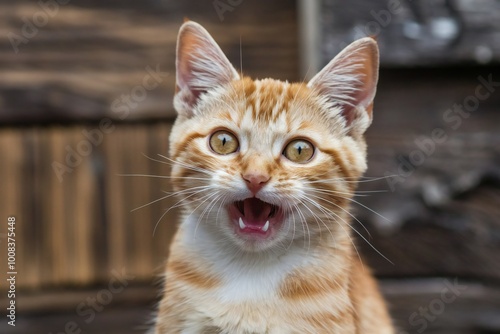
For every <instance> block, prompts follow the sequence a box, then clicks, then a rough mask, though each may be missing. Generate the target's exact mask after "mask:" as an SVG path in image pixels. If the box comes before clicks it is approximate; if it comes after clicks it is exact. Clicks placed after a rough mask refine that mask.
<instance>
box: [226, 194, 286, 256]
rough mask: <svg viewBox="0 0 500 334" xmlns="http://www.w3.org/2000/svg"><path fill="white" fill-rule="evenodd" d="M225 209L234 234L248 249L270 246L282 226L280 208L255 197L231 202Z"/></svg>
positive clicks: (281, 211)
mask: <svg viewBox="0 0 500 334" xmlns="http://www.w3.org/2000/svg"><path fill="white" fill-rule="evenodd" d="M227 210H228V214H229V219H230V223H231V225H232V228H233V230H234V233H235V236H236V237H237V238H238V239H240V241H242V242H243V245H244V247H245V248H248V249H249V250H250V249H251V250H258V249H263V248H267V247H266V246H270V244H272V243H273V242H272V241H273V240H274V239H275V238H276V235H277V234H278V232H279V231H280V229H281V228H282V226H283V218H284V213H283V210H282V208H281V207H279V206H277V205H274V204H271V203H266V202H264V201H262V200H260V199H258V198H255V197H252V198H247V199H245V200H243V201H236V202H233V203H231V204H230V205H229V206H228V208H227ZM239 243H240V244H241V242H239Z"/></svg>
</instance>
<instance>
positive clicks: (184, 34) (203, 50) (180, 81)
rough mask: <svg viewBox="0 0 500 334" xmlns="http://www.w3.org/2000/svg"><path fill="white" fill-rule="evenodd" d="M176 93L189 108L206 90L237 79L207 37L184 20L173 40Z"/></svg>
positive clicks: (201, 28)
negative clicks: (176, 36)
mask: <svg viewBox="0 0 500 334" xmlns="http://www.w3.org/2000/svg"><path fill="white" fill-rule="evenodd" d="M176 65H177V76H176V77H177V92H176V93H177V94H178V95H180V96H182V100H183V102H184V103H186V106H188V107H190V108H192V107H194V105H195V104H196V102H197V101H198V99H199V97H200V95H201V94H202V93H204V92H206V91H207V90H209V89H213V88H215V87H218V86H221V85H224V84H226V83H228V82H230V81H232V80H235V79H239V75H238V73H237V72H236V70H235V69H234V68H233V66H232V65H231V63H230V62H229V60H228V59H227V58H226V56H225V55H224V53H223V52H222V50H221V49H220V47H219V46H218V45H217V43H216V42H215V41H214V40H213V38H212V37H211V36H210V34H209V33H208V32H207V31H206V30H205V29H204V28H203V27H202V26H201V25H199V24H197V23H195V22H192V21H188V22H186V23H184V24H183V26H182V27H181V29H180V32H179V37H178V41H177V62H176Z"/></svg>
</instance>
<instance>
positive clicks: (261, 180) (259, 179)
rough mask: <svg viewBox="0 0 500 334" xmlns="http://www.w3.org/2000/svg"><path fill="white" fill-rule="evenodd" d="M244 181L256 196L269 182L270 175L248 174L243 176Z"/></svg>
mask: <svg viewBox="0 0 500 334" xmlns="http://www.w3.org/2000/svg"><path fill="white" fill-rule="evenodd" d="M242 177H243V180H245V183H246V184H247V187H248V189H250V191H251V192H252V193H254V194H256V193H257V192H258V191H259V190H261V189H262V187H264V186H265V185H266V183H267V182H268V181H269V176H268V175H263V174H257V173H248V174H245V175H242Z"/></svg>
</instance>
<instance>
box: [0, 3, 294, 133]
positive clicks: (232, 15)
mask: <svg viewBox="0 0 500 334" xmlns="http://www.w3.org/2000/svg"><path fill="white" fill-rule="evenodd" d="M262 8H266V10H265V11H263V10H262ZM40 12H41V10H40V7H39V4H38V3H34V2H32V1H28V0H20V1H16V2H15V3H13V2H9V1H0V22H1V23H0V31H3V32H4V33H5V34H6V35H7V34H11V35H10V36H12V34H17V35H18V36H22V27H23V25H24V24H25V23H24V21H23V19H24V20H31V18H32V17H33V15H34V14H36V13H40ZM42 13H43V12H42ZM184 17H189V18H191V19H193V20H197V21H200V23H202V24H204V25H205V26H206V28H207V29H208V30H209V31H210V32H211V33H212V34H213V36H214V38H215V39H216V40H217V41H218V42H219V43H220V45H221V47H222V49H223V50H224V51H226V52H227V54H228V56H229V59H231V60H232V61H233V63H234V64H235V66H236V67H237V68H238V69H239V68H240V38H241V50H242V51H243V53H242V57H241V59H242V60H243V61H242V64H243V71H244V73H246V74H249V75H254V76H257V77H261V78H262V77H268V76H270V77H278V78H285V79H288V80H296V79H297V76H298V75H297V74H298V52H297V36H296V35H297V34H296V32H297V29H298V28H297V23H296V17H295V2H294V1H290V0H278V1H273V2H267V1H263V0H258V1H252V2H250V1H246V2H242V3H241V4H240V5H238V6H237V7H236V8H234V9H233V11H229V12H226V13H225V14H224V15H223V16H222V19H223V21H221V18H220V17H219V15H218V13H217V11H216V9H215V8H214V6H213V2H211V1H204V2H200V1H194V0H187V1H173V0H169V1H161V2H148V3H143V4H141V5H140V6H138V5H137V2H136V1H133V0H125V1H120V2H118V1H111V2H106V4H103V3H102V2H97V1H80V2H78V4H76V3H73V2H69V3H68V4H66V5H61V6H59V9H58V12H57V14H56V15H54V16H53V17H51V18H50V19H49V20H48V23H47V24H46V25H45V26H44V27H41V28H40V29H38V33H37V34H35V35H34V36H33V37H32V38H28V40H29V41H28V42H27V43H26V44H24V43H21V44H19V45H18V46H17V48H18V52H17V53H16V52H15V50H14V48H13V46H12V45H11V43H10V41H9V39H8V38H4V39H2V40H1V41H0V60H2V61H1V62H0V71H1V72H2V79H3V80H2V83H1V84H0V98H1V100H2V109H1V110H0V121H3V122H19V123H22V122H26V121H28V120H29V121H31V122H40V121H58V122H60V121H61V120H76V121H80V120H82V119H86V120H99V119H100V118H102V117H104V116H107V117H111V118H114V119H121V117H122V116H123V115H124V113H125V114H127V116H126V117H125V118H126V119H127V120H137V119H144V118H164V117H173V115H174V112H173V109H172V103H171V101H172V95H173V92H174V85H175V83H174V81H175V68H174V66H175V65H174V63H175V43H176V38H177V31H178V29H179V27H180V25H181V24H182V21H183V18H184ZM157 68H158V69H159V71H160V72H161V73H162V74H161V75H160V76H159V77H158V86H157V87H156V88H154V89H152V90H149V91H147V98H146V99H144V100H143V99H142V97H137V98H132V100H131V101H132V102H131V103H130V104H128V102H125V100H124V98H123V96H124V95H129V96H132V95H131V94H135V93H137V92H138V90H140V89H141V87H142V86H143V80H144V79H145V78H147V77H149V76H150V72H151V69H154V70H156V69H157ZM133 96H135V95H133ZM137 96H138V95H137ZM123 108H124V109H123ZM123 110H125V111H123Z"/></svg>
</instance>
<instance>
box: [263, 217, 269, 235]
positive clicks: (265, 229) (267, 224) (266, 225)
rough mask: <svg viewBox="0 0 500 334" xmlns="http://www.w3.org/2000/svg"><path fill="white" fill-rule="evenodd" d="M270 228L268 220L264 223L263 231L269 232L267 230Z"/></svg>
mask: <svg viewBox="0 0 500 334" xmlns="http://www.w3.org/2000/svg"><path fill="white" fill-rule="evenodd" d="M268 229H269V220H268V221H266V224H265V225H264V227H263V228H262V231H264V232H267V230H268Z"/></svg>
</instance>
